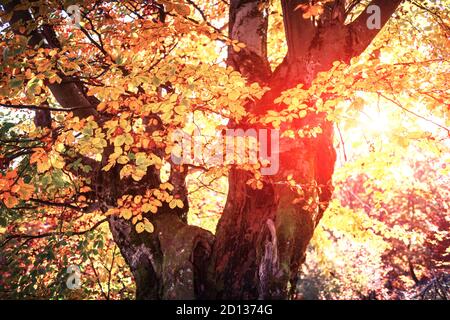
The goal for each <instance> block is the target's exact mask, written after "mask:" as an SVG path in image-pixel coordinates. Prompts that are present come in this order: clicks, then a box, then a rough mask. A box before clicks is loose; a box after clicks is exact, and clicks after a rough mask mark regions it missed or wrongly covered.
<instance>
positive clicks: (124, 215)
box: [120, 209, 133, 220]
mask: <svg viewBox="0 0 450 320" xmlns="http://www.w3.org/2000/svg"><path fill="white" fill-rule="evenodd" d="M120 215H121V216H122V218H124V219H125V220H130V219H131V217H132V216H133V212H132V211H131V210H130V209H122V210H120Z"/></svg>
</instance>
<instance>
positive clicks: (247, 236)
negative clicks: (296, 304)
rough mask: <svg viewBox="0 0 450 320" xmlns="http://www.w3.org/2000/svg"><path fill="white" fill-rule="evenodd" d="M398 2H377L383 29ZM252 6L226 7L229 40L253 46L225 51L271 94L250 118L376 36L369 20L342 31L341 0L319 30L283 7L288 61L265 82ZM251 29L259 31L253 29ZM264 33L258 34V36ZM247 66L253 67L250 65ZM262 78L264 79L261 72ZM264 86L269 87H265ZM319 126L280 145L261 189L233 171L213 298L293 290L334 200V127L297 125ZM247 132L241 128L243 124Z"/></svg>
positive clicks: (262, 22)
mask: <svg viewBox="0 0 450 320" xmlns="http://www.w3.org/2000/svg"><path fill="white" fill-rule="evenodd" d="M400 2H401V1H384V0H378V1H377V0H375V1H373V3H372V4H376V5H380V6H383V9H385V11H384V12H383V14H382V17H381V18H382V20H381V21H380V22H381V23H382V25H384V24H385V23H386V22H387V20H388V18H389V17H390V16H391V15H392V13H393V12H394V11H395V8H396V7H397V6H398V5H399V3H400ZM258 3H259V2H258V1H244V0H232V1H231V8H230V36H231V37H232V38H233V39H236V40H239V41H241V42H244V43H251V44H252V45H251V46H250V47H249V49H248V50H249V51H250V53H251V54H249V52H245V51H244V52H239V53H236V52H233V51H231V50H230V51H229V63H230V65H231V66H233V67H234V68H235V69H237V70H239V71H240V72H241V73H242V74H243V75H244V76H247V77H248V79H249V80H250V81H258V82H260V83H262V84H268V85H269V86H270V87H271V90H270V91H269V92H268V93H267V94H266V95H265V96H264V97H263V99H262V100H261V101H259V102H258V103H256V104H253V105H250V106H249V109H250V111H252V112H254V113H257V114H263V113H264V112H265V111H267V110H269V109H273V106H274V103H273V100H274V99H275V98H277V97H278V96H279V94H280V93H281V92H282V91H284V90H286V89H289V88H293V87H295V86H296V85H298V84H300V83H302V84H303V85H304V87H309V86H310V85H311V83H312V81H313V80H314V78H315V77H316V75H317V74H318V73H319V72H321V71H326V70H328V69H330V68H331V67H332V64H333V62H334V61H337V60H338V61H339V60H341V61H345V62H349V61H350V59H351V58H352V57H354V56H357V55H359V54H360V53H361V52H362V51H363V50H364V49H365V48H366V47H367V46H368V45H369V43H370V42H371V41H372V39H373V38H374V37H375V35H376V34H377V33H378V31H379V30H367V27H366V20H367V14H366V13H363V14H362V15H361V16H360V17H359V18H358V19H357V20H356V21H355V22H354V23H352V24H350V25H344V16H345V1H340V0H338V1H334V2H333V3H331V4H328V5H327V8H326V9H327V10H326V13H325V14H324V15H323V17H321V20H320V21H319V22H318V23H317V24H313V22H312V21H311V20H306V19H303V18H302V12H301V10H294V9H295V8H297V6H298V5H299V4H306V3H309V1H304V0H282V5H283V16H284V25H285V31H286V37H287V43H288V50H289V52H288V55H287V57H286V58H285V60H284V62H283V63H282V64H281V65H280V66H279V67H278V68H277V69H276V70H275V72H274V73H273V75H272V76H271V77H270V78H267V77H265V76H259V77H258V75H259V74H258V73H251V72H252V70H253V69H255V68H257V69H259V70H266V64H265V63H263V62H261V61H266V50H265V46H266V37H267V36H260V33H263V34H264V35H266V33H267V23H266V15H265V14H264V13H263V12H262V11H261V10H259V11H258V10H257V9H253V10H251V9H250V8H252V6H253V8H254V7H257V6H258ZM256 27H257V28H256ZM263 28H266V29H264V32H261V30H263ZM249 65H252V66H253V69H252V68H249V67H248V66H249ZM262 74H267V72H265V71H264V72H262ZM267 79H269V80H267ZM306 123H307V124H309V125H312V124H313V125H316V126H317V125H319V126H320V127H321V128H322V131H323V132H322V134H321V135H320V136H318V137H317V138H314V139H297V140H296V141H293V140H291V139H289V140H287V139H281V141H280V154H279V157H280V168H281V169H280V171H279V172H278V174H276V175H275V176H273V177H271V181H270V183H266V185H265V186H264V188H263V189H262V190H252V189H251V188H250V187H249V186H248V185H247V184H246V181H247V180H248V179H249V176H248V175H247V174H246V173H244V172H242V171H239V170H233V171H232V172H231V174H230V178H229V194H228V199H227V203H226V207H225V210H224V213H223V216H222V218H221V220H220V222H219V225H218V228H217V234H216V241H215V243H214V247H213V255H212V259H211V267H210V269H211V270H212V272H213V273H214V279H215V281H216V282H215V285H216V287H215V290H216V292H215V293H216V296H217V297H218V298H225V299H230V298H231V299H257V298H259V299H285V298H288V297H289V290H288V286H289V283H290V286H291V291H292V290H293V289H295V286H296V282H297V281H296V280H297V274H298V271H299V266H300V265H301V263H302V262H303V261H304V259H305V251H306V248H307V245H308V243H309V242H310V240H311V237H312V235H313V232H314V229H315V227H316V226H317V224H318V222H319V220H320V218H321V217H322V214H323V211H324V210H325V209H326V207H327V205H328V202H329V200H330V198H331V194H332V184H331V178H332V174H333V171H334V164H335V160H336V153H335V150H334V147H333V124H331V123H329V122H327V121H325V120H324V118H323V117H321V116H320V115H319V116H311V117H309V118H307V119H306V120H304V121H301V122H299V123H298V125H299V127H301V126H302V125H304V124H306ZM244 126H245V124H244ZM288 175H292V177H293V179H294V180H295V181H296V182H297V183H300V185H301V186H303V191H304V193H305V196H304V198H303V199H302V200H301V201H300V202H298V201H296V199H297V198H298V197H299V196H298V193H297V192H295V191H293V190H291V188H290V187H289V186H288V185H287V184H286V183H285V181H286V177H287V176H288Z"/></svg>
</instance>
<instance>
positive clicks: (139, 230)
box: [136, 222, 145, 233]
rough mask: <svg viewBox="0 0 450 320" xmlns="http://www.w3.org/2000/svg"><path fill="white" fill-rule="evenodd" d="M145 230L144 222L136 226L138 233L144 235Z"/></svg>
mask: <svg viewBox="0 0 450 320" xmlns="http://www.w3.org/2000/svg"><path fill="white" fill-rule="evenodd" d="M144 230H145V225H144V224H143V223H142V222H138V223H137V224H136V232H137V233H142V232H144Z"/></svg>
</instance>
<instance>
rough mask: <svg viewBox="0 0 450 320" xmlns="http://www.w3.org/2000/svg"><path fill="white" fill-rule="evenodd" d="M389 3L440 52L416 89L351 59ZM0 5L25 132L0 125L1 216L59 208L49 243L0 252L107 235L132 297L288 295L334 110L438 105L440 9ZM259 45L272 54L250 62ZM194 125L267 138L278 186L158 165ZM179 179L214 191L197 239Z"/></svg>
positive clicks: (326, 160) (10, 101)
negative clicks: (216, 210) (411, 12)
mask: <svg viewBox="0 0 450 320" xmlns="http://www.w3.org/2000/svg"><path fill="white" fill-rule="evenodd" d="M405 3H408V5H409V6H415V7H420V8H421V10H424V11H426V12H428V14H429V15H430V17H431V18H430V19H432V22H431V24H432V27H430V29H431V30H432V32H433V34H434V35H435V37H436V38H439V41H441V43H442V46H443V48H444V51H443V52H444V53H442V52H441V53H436V57H432V58H430V59H429V61H428V62H427V63H429V64H432V63H435V64H434V65H432V67H433V68H434V69H429V70H435V71H436V70H437V73H434V75H433V76H432V75H431V74H430V73H431V72H430V71H429V72H428V74H427V75H423V77H424V81H428V82H427V83H431V84H435V86H431V85H430V86H425V87H420V86H419V85H417V86H414V85H412V84H411V81H412V79H414V77H416V78H417V77H418V74H419V72H420V71H419V68H420V67H421V64H420V63H404V64H397V65H395V66H394V65H389V64H387V65H382V66H380V65H379V64H380V63H381V62H380V61H379V59H377V51H378V52H379V50H380V47H378V48H372V50H370V52H367V51H366V50H367V48H368V47H369V46H370V45H371V44H372V43H373V42H374V39H376V37H377V36H380V34H381V33H383V30H385V26H386V24H388V23H389V21H390V20H392V18H393V17H399V16H402V15H405V16H406V15H407V13H405V12H406V9H400V8H402V4H405ZM446 4H447V7H446ZM2 5H3V13H2V22H3V27H2V36H1V37H2V39H1V44H2V52H3V56H2V58H1V61H2V64H1V66H0V72H1V78H0V102H1V106H2V109H4V110H10V111H11V110H12V111H13V113H12V114H13V116H14V115H16V116H17V117H22V116H24V115H25V117H28V119H30V116H31V117H32V118H31V120H32V121H23V122H22V121H21V122H19V123H18V122H17V121H10V122H9V123H10V124H9V125H7V126H4V127H3V134H2V145H1V147H0V200H1V201H3V203H4V210H13V211H14V210H16V211H20V212H23V211H27V210H34V211H36V210H40V209H44V210H48V211H49V212H50V210H55V209H63V210H64V211H63V212H65V213H64V214H61V215H60V216H58V217H56V215H55V217H54V219H56V221H57V223H56V222H55V221H54V220H53V222H55V224H56V225H58V224H59V225H64V228H63V229H61V228H59V229H55V230H53V231H52V230H50V231H48V230H47V231H42V232H40V233H35V234H27V233H24V232H20V230H17V229H11V230H9V231H11V232H9V233H7V234H6V235H5V239H4V242H3V246H4V245H7V244H14V243H20V241H23V240H25V241H27V240H32V239H36V238H43V237H47V236H52V235H55V234H58V235H64V236H69V237H70V236H75V237H76V236H80V235H83V234H85V233H87V232H90V231H91V230H93V229H95V228H97V227H99V226H101V225H104V224H107V225H108V226H109V229H110V232H111V234H112V236H113V239H114V242H115V244H116V245H117V247H118V248H119V250H120V253H121V255H122V256H123V258H124V260H125V261H126V264H127V265H128V267H129V268H130V270H131V273H132V275H133V278H134V281H135V284H136V298H137V299H205V298H209V299H259V298H260V299H287V298H289V297H291V296H292V294H293V293H294V290H295V287H296V283H297V281H298V270H299V267H300V266H301V264H302V263H303V261H304V260H305V252H306V249H307V246H308V244H309V242H310V240H311V238H312V236H313V233H314V230H315V228H316V226H317V225H318V223H319V222H320V219H321V218H322V216H323V215H324V212H325V211H326V209H327V207H328V204H329V201H330V199H331V196H332V193H333V184H332V175H333V172H334V166H335V161H336V152H335V147H334V139H335V137H334V130H335V127H334V122H335V120H336V113H335V112H336V110H337V109H338V108H337V107H336V106H337V105H338V104H339V103H343V102H346V101H347V102H350V103H351V104H353V106H354V107H355V108H357V105H359V104H361V102H360V101H359V100H358V99H357V98H355V95H354V93H355V92H356V91H358V90H362V91H368V92H374V93H377V94H378V95H379V96H381V97H384V98H385V99H391V100H394V99H393V98H392V97H391V96H390V95H389V94H393V95H395V94H397V93H398V92H399V91H400V89H399V88H405V87H408V86H410V87H411V86H413V87H414V88H417V92H416V93H415V94H417V95H422V96H428V98H426V99H427V100H426V103H427V104H428V106H429V108H431V109H432V108H435V109H438V108H442V106H444V101H445V99H448V96H449V92H448V88H447V89H445V86H444V88H443V89H442V90H441V91H439V90H438V91H436V90H435V88H436V87H438V88H439V87H440V86H441V87H442V86H443V84H445V83H446V81H448V73H446V72H445V70H448V60H447V58H448V52H445V46H446V45H448V33H447V35H446V33H445V32H448V31H449V30H448V27H446V26H447V22H448V21H447V20H445V19H446V18H445V15H440V13H439V10H447V9H448V3H446V2H445V1H443V2H442V3H441V2H438V3H432V2H430V1H423V2H419V1H417V2H415V1H402V0H372V1H362V0H361V1H359V0H352V1H345V0H328V1H304V0H281V2H280V3H278V2H276V3H272V2H271V1H261V0H230V1H229V2H227V1H218V2H217V3H209V2H208V1H200V0H199V1H197V0H194V1H191V0H187V1H168V0H160V1H120V2H115V1H57V0H56V1H40V0H39V1H19V0H12V1H2ZM280 5H281V6H280ZM274 6H275V7H276V6H280V8H281V12H278V15H275V14H274V11H276V9H274ZM399 10H404V11H405V12H403V11H401V12H399ZM396 12H397V13H396ZM281 17H282V23H281V20H280V19H281ZM78 18H79V19H78ZM270 19H274V20H273V21H270ZM277 19H279V20H277ZM277 23H278V24H277ZM271 25H272V27H271ZM280 27H282V29H281V28H280ZM271 28H272V29H273V30H276V33H275V34H271V33H270V30H271ZM277 28H278V29H277ZM283 30H284V32H283ZM399 30H400V29H399ZM399 32H401V31H399ZM271 37H273V38H271ZM274 38H276V39H275V40H277V39H281V40H280V41H281V43H282V45H281V46H286V48H284V49H285V51H286V52H287V53H286V55H285V56H284V57H283V56H281V55H280V56H278V57H276V54H274V55H273V56H269V55H268V42H270V41H275V40H274ZM381 45H382V46H383V45H385V43H384V44H383V43H382V44H381ZM286 49H287V50H286ZM225 50H227V52H225ZM278 53H279V52H278ZM364 54H365V55H368V56H369V58H368V60H365V61H369V62H367V63H365V64H364V63H363V64H361V63H359V64H358V63H357V60H358V59H359V58H360V57H362V56H363V55H364ZM274 57H275V58H274ZM418 65H419V66H418ZM427 66H428V64H427ZM411 67H414V68H416V69H415V71H414V72H413V71H412V70H411V69H409V68H411ZM432 67H430V68H432ZM422 71H423V70H422ZM432 77H434V78H432ZM408 81H410V82H408ZM447 83H448V82H447ZM419 91H420V92H419ZM430 96H431V98H430ZM447 101H448V100H447ZM447 106H448V105H447ZM29 111H32V112H29ZM197 114H200V115H201V116H203V117H205V118H210V119H216V121H217V122H220V121H222V120H224V119H225V120H226V128H229V129H243V130H246V129H250V128H256V129H278V130H280V135H281V138H280V140H279V153H278V154H277V156H278V158H279V170H278V172H277V173H276V174H275V175H272V176H262V175H261V173H260V172H259V171H260V169H261V167H263V166H264V165H266V164H255V165H248V164H241V165H236V164H225V165H222V166H219V167H214V166H208V165H207V164H204V165H196V164H177V163H174V161H173V158H172V157H171V154H172V152H173V150H174V149H175V148H177V145H176V142H174V141H173V140H172V139H171V134H173V133H174V132H176V130H178V129H182V128H185V127H186V126H191V127H192V125H193V124H192V123H194V124H195V116H196V115H197ZM222 129H223V130H224V129H225V127H224V126H223V125H222ZM164 170H168V173H167V176H166V177H165V176H164V174H163V172H164ZM194 170H202V171H207V172H209V174H211V175H212V176H214V177H216V176H217V177H218V176H224V175H226V176H227V177H228V194H227V200H226V204H225V208H224V210H223V213H222V215H221V217H220V221H219V222H218V225H217V230H216V233H215V234H212V233H211V232H209V231H207V230H204V229H202V228H200V227H198V226H193V225H190V224H188V221H187V215H188V211H189V201H188V200H189V192H188V182H189V181H188V180H187V177H188V175H189V174H190V173H191V172H192V171H194ZM325 214H326V213H325Z"/></svg>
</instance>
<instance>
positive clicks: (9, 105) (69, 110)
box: [0, 103, 89, 112]
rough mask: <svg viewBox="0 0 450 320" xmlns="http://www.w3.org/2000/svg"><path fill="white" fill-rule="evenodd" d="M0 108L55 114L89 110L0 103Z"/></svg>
mask: <svg viewBox="0 0 450 320" xmlns="http://www.w3.org/2000/svg"><path fill="white" fill-rule="evenodd" d="M0 106H1V107H4V108H11V109H19V110H20V109H29V110H48V111H55V112H71V111H75V110H81V109H89V108H88V107H78V108H67V109H65V108H64V109H63V108H52V107H47V106H35V105H28V104H4V103H0Z"/></svg>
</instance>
